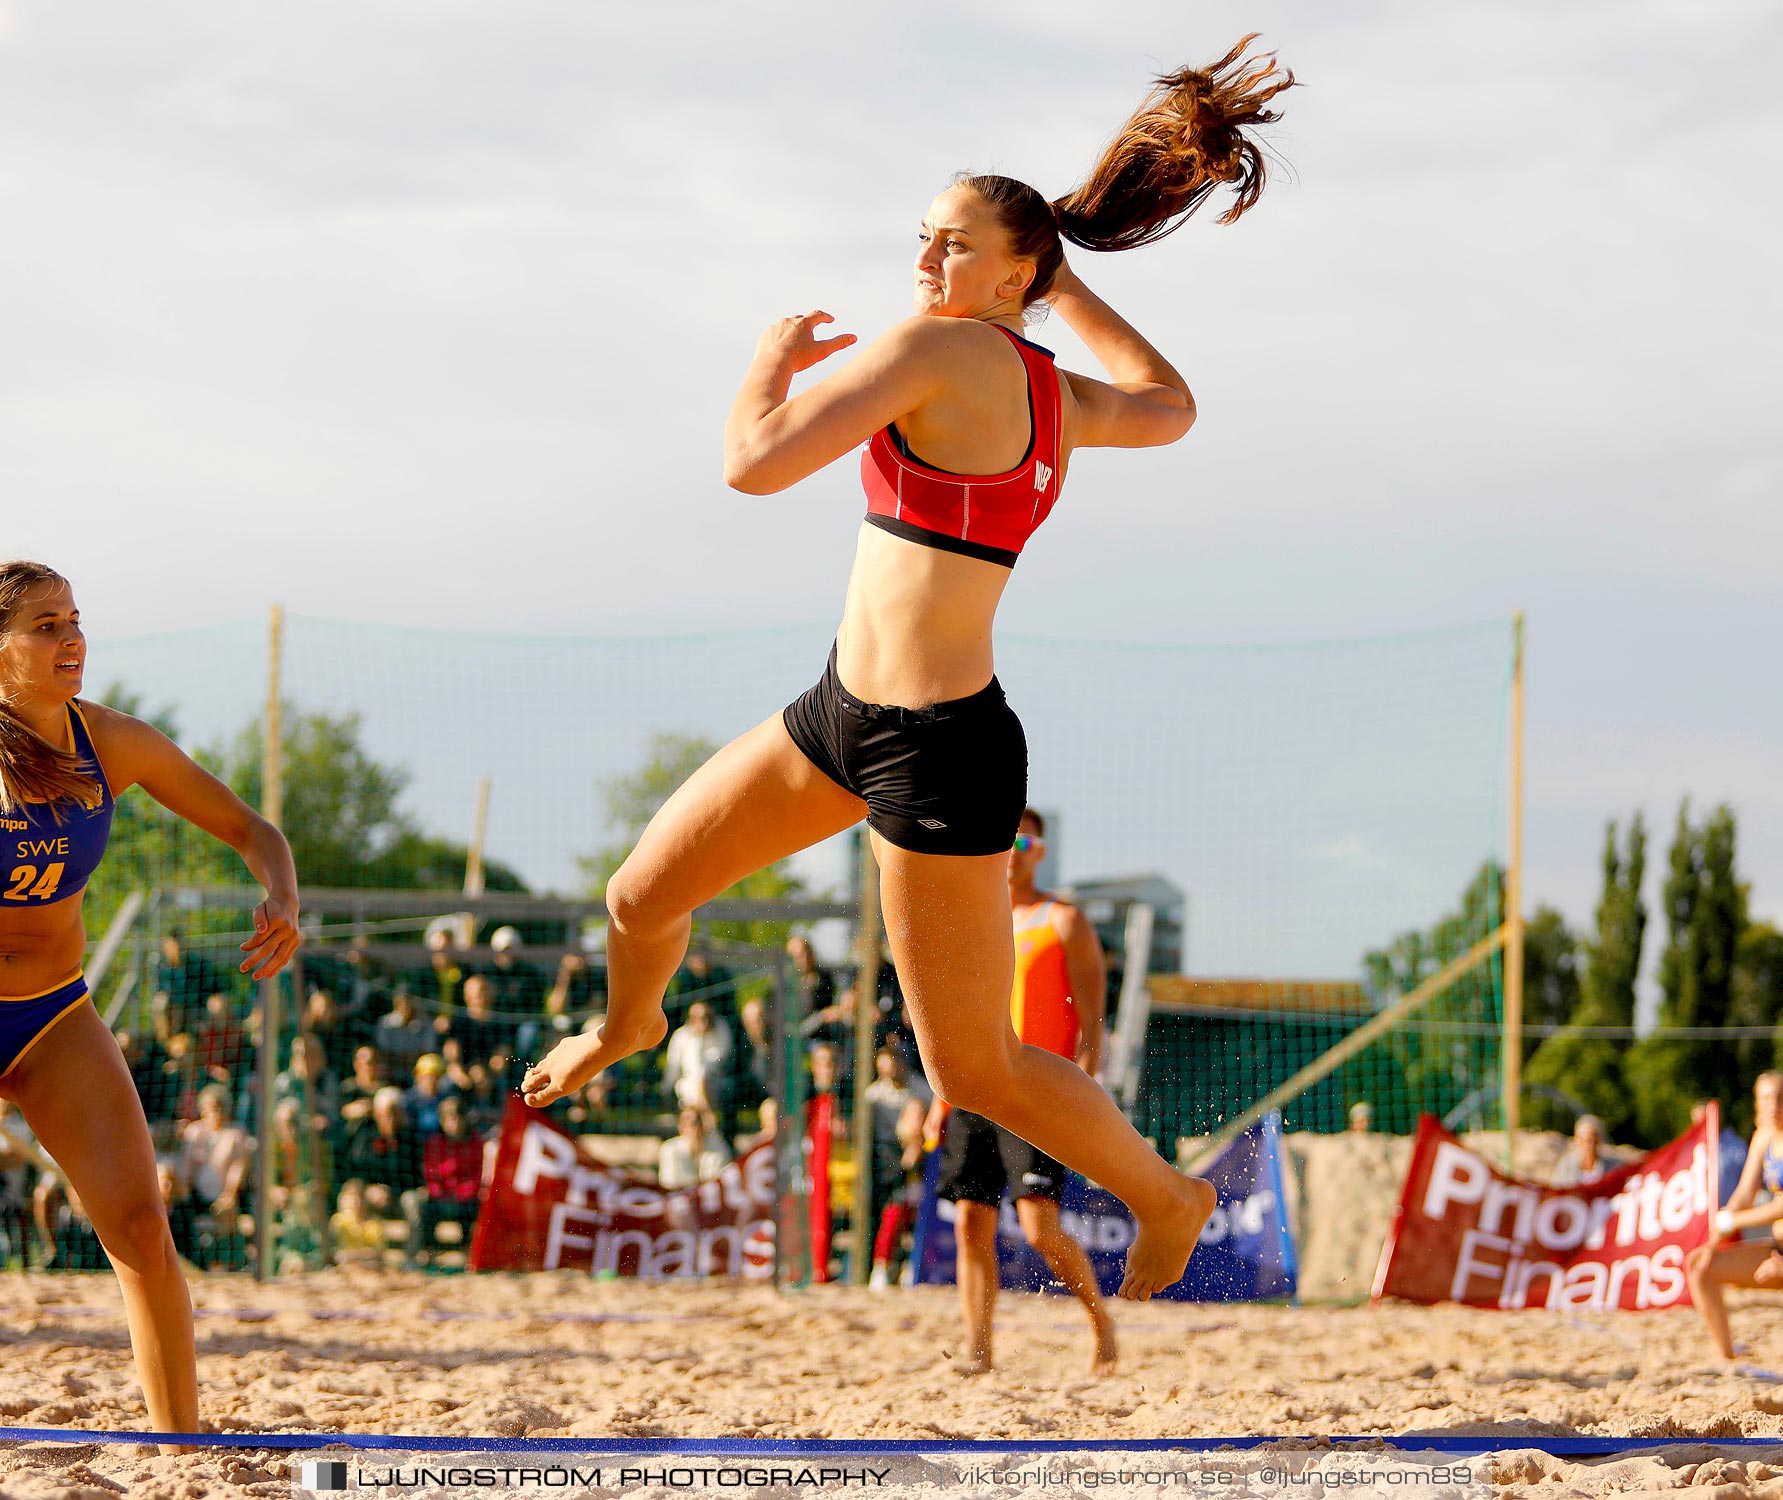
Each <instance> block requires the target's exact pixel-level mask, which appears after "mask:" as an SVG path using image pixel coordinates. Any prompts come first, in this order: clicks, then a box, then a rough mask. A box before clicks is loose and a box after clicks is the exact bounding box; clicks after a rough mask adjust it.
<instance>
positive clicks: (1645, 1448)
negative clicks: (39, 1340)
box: [0, 1427, 1783, 1458]
mask: <svg viewBox="0 0 1783 1500" xmlns="http://www.w3.org/2000/svg"><path fill="white" fill-rule="evenodd" d="M0 1442H7V1443H182V1444H185V1445H188V1446H191V1447H197V1448H261V1449H265V1448H274V1449H288V1450H293V1451H304V1452H308V1451H312V1450H314V1451H320V1450H322V1449H327V1448H361V1449H365V1450H367V1451H371V1452H386V1453H388V1452H403V1453H617V1454H639V1455H650V1454H685V1455H687V1456H689V1457H705V1458H728V1457H737V1458H749V1457H799V1456H802V1455H810V1456H813V1457H821V1456H824V1455H826V1454H827V1455H837V1456H851V1455H857V1456H861V1457H866V1456H870V1455H873V1454H891V1455H898V1454H909V1455H913V1456H914V1455H921V1454H934V1453H941V1454H947V1453H954V1454H972V1453H985V1454H990V1453H1172V1452H1184V1453H1205V1452H1211V1451H1214V1450H1218V1449H1223V1448H1239V1449H1248V1448H1271V1447H1277V1446H1283V1445H1287V1444H1294V1445H1300V1444H1308V1443H1310V1444H1315V1445H1329V1446H1330V1447H1332V1448H1368V1447H1371V1446H1376V1447H1380V1448H1384V1449H1387V1450H1390V1451H1395V1452H1404V1453H1445V1454H1459V1455H1468V1456H1474V1457H1484V1456H1485V1455H1487V1454H1489V1453H1503V1452H1506V1451H1525V1450H1528V1449H1532V1448H1533V1449H1536V1450H1537V1451H1539V1452H1542V1453H1547V1454H1550V1455H1551V1456H1553V1457H1556V1458H1603V1457H1609V1456H1612V1455H1617V1454H1626V1453H1648V1452H1651V1451H1652V1450H1653V1449H1655V1448H1678V1447H1700V1446H1703V1445H1705V1444H1706V1445H1708V1446H1711V1447H1719V1448H1783V1433H1779V1434H1778V1435H1777V1436H1775V1437H1687V1436H1672V1437H1638V1438H1625V1437H1588V1436H1586V1437H1547V1436H1539V1435H1535V1434H1520V1433H1505V1434H1503V1435H1499V1436H1492V1435H1486V1436H1471V1435H1470V1436H1466V1437H1460V1436H1456V1435H1454V1434H1448V1433H1441V1434H1432V1435H1431V1436H1429V1437H1412V1436H1404V1437H1395V1436H1387V1435H1382V1434H1378V1433H1377V1434H1352V1433H1342V1434H1339V1433H1301V1434H1293V1433H1285V1434H1278V1435H1276V1436H1272V1437H1183V1438H1116V1439H1110V1440H1104V1441H1101V1442H1081V1443H1080V1442H1072V1441H1071V1440H1069V1439H1065V1438H1029V1439H1016V1438H1007V1439H1005V1438H983V1439H980V1438H935V1439H923V1438H887V1439H885V1440H884V1441H882V1442H873V1441H870V1440H868V1439H864V1438H617V1437H614V1438H601V1437H588V1438H574V1437H541V1438H526V1437H520V1438H499V1437H491V1438H483V1437H440V1436H426V1437H401V1436H390V1435H380V1434H376V1433H359V1432H258V1433H242V1432H225V1433H213V1432H198V1433H191V1432H169V1433H158V1432H83V1431H81V1430H80V1429H78V1428H70V1427H0Z"/></svg>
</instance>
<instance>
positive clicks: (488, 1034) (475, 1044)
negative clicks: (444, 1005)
mask: <svg viewBox="0 0 1783 1500" xmlns="http://www.w3.org/2000/svg"><path fill="white" fill-rule="evenodd" d="M494 995H495V991H494V989H493V987H492V986H491V985H490V983H489V980H488V977H487V976H486V975H482V974H473V975H471V977H470V978H469V979H467V980H465V981H464V1010H463V1012H462V1013H460V1014H459V1015H455V1016H453V1017H451V1018H450V1021H449V1023H448V1026H447V1031H446V1034H447V1035H448V1036H450V1037H452V1038H453V1040H455V1041H456V1042H458V1044H459V1045H460V1046H461V1047H462V1048H463V1049H464V1065H465V1067H467V1068H468V1067H469V1066H470V1065H471V1064H472V1063H479V1062H480V1063H483V1064H484V1065H485V1066H487V1067H488V1069H489V1071H490V1073H491V1075H492V1076H494V1077H497V1078H500V1077H503V1076H505V1074H506V1072H507V1067H508V1060H509V1059H510V1058H512V1057H513V1055H514V1027H513V1024H512V1023H511V1022H510V1021H508V1020H507V1019H506V1018H505V1017H502V1016H498V1015H497V1014H496V1013H495V1006H494Z"/></svg>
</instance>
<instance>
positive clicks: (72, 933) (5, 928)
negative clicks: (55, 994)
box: [0, 896, 87, 1000]
mask: <svg viewBox="0 0 1783 1500" xmlns="http://www.w3.org/2000/svg"><path fill="white" fill-rule="evenodd" d="M83 900H84V898H83V897H81V896H71V897H69V898H68V899H67V900H66V901H58V902H56V903H55V904H54V905H53V906H40V907H38V908H37V909H36V910H35V911H31V910H28V909H20V910H18V911H4V910H0V1000H20V999H23V998H25V997H26V996H28V995H38V994H42V993H43V991H45V990H48V989H54V988H55V987H56V986H57V985H58V984H62V983H63V982H65V981H66V980H69V979H72V978H74V976H75V975H76V974H78V973H80V970H81V964H82V962H83V960H84V959H85V957H86V951H87V932H86V928H85V927H84V926H83V925H82V923H81V906H82V904H83Z"/></svg>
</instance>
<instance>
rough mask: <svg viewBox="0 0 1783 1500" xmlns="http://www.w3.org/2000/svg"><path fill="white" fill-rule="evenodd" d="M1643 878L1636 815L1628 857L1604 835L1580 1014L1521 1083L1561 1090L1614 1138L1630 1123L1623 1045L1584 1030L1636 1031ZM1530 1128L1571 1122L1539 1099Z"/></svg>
mask: <svg viewBox="0 0 1783 1500" xmlns="http://www.w3.org/2000/svg"><path fill="white" fill-rule="evenodd" d="M1646 873H1647V829H1646V824H1645V823H1644V822H1643V821H1642V819H1641V815H1640V814H1639V813H1636V814H1635V815H1634V817H1633V819H1632V820H1631V821H1630V823H1629V828H1628V847H1627V850H1626V852H1624V851H1623V849H1622V848H1621V846H1620V844H1619V841H1618V831H1617V827H1616V824H1615V821H1614V820H1611V822H1610V823H1609V825H1608V826H1607V827H1606V828H1605V830H1604V841H1603V894H1602V896H1601V897H1600V898H1599V900H1598V903H1597V936H1596V938H1595V940H1594V941H1593V942H1591V943H1590V944H1588V945H1587V947H1586V950H1585V970H1584V973H1583V974H1582V975H1581V976H1580V979H1579V986H1578V995H1579V1001H1578V1006H1577V1008H1576V1009H1575V1011H1574V1012H1573V1014H1572V1015H1571V1016H1569V1017H1568V1018H1567V1020H1566V1023H1565V1026H1564V1029H1562V1030H1561V1031H1558V1032H1556V1033H1555V1034H1554V1035H1553V1036H1551V1037H1549V1038H1548V1039H1547V1040H1546V1041H1544V1042H1543V1043H1542V1044H1541V1045H1540V1046H1539V1047H1537V1048H1536V1050H1535V1052H1534V1054H1533V1055H1532V1056H1531V1057H1530V1060H1529V1066H1528V1067H1527V1068H1525V1069H1524V1072H1523V1077H1524V1080H1525V1081H1526V1082H1528V1083H1531V1084H1545V1085H1546V1086H1548V1087H1549V1088H1554V1089H1558V1090H1559V1091H1560V1092H1561V1093H1563V1094H1565V1095H1567V1097H1569V1098H1570V1099H1572V1100H1574V1101H1575V1102H1576V1103H1577V1104H1579V1105H1580V1106H1581V1107H1582V1108H1583V1109H1585V1110H1586V1111H1587V1112H1589V1113H1591V1114H1594V1115H1599V1116H1601V1117H1602V1119H1603V1121H1604V1124H1605V1125H1606V1126H1608V1127H1609V1129H1610V1131H1611V1132H1612V1133H1617V1132H1619V1131H1620V1130H1621V1129H1622V1128H1623V1127H1624V1126H1625V1125H1626V1124H1627V1122H1628V1119H1629V1115H1630V1110H1629V1101H1628V1093H1627V1089H1626V1086H1625V1085H1624V1082H1623V1077H1622V1052H1623V1046H1624V1044H1623V1043H1621V1042H1619V1041H1617V1040H1614V1039H1613V1038H1609V1037H1601V1036H1591V1035H1588V1034H1586V1033H1587V1032H1588V1031H1589V1030H1592V1029H1596V1028H1602V1027H1622V1028H1627V1029H1630V1030H1632V1028H1633V1026H1634V1007H1635V980H1636V977H1637V976H1638V975H1639V973H1640V968H1641V947H1642V944H1643V942H1644V941H1645V938H1646V932H1647V908H1646V905H1645V903H1644V902H1643V901H1642V900H1641V885H1642V883H1643V882H1644V881H1645V879H1646ZM1528 1123H1529V1124H1530V1125H1532V1126H1536V1127H1540V1126H1543V1125H1547V1126H1552V1127H1560V1128H1570V1127H1571V1124H1572V1122H1571V1121H1570V1120H1569V1119H1565V1118H1563V1112H1560V1111H1557V1110H1555V1109H1553V1108H1552V1107H1551V1106H1550V1105H1548V1104H1547V1103H1546V1101H1544V1100H1542V1099H1540V1098H1539V1097H1537V1098H1534V1099H1531V1101H1530V1106H1529V1110H1528Z"/></svg>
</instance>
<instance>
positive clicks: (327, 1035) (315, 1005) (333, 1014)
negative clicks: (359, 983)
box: [297, 988, 352, 1057]
mask: <svg viewBox="0 0 1783 1500" xmlns="http://www.w3.org/2000/svg"><path fill="white" fill-rule="evenodd" d="M297 1030H299V1031H301V1032H303V1033H305V1034H306V1035H309V1036H313V1037H314V1038H315V1039H316V1040H317V1041H318V1042H320V1043H321V1044H322V1050H323V1051H324V1052H325V1053H327V1055H328V1056H330V1057H350V1056H351V1055H352V1054H351V1052H349V1051H348V1049H347V1048H345V1047H343V1046H342V1045H341V1014H340V1004H339V1002H338V1001H337V1000H336V999H335V997H334V991H332V990H325V989H320V988H318V989H312V990H311V991H310V993H309V998H308V999H307V1000H305V1001H304V1003H303V1014H302V1015H300V1016H299V1017H298V1018H297Z"/></svg>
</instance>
